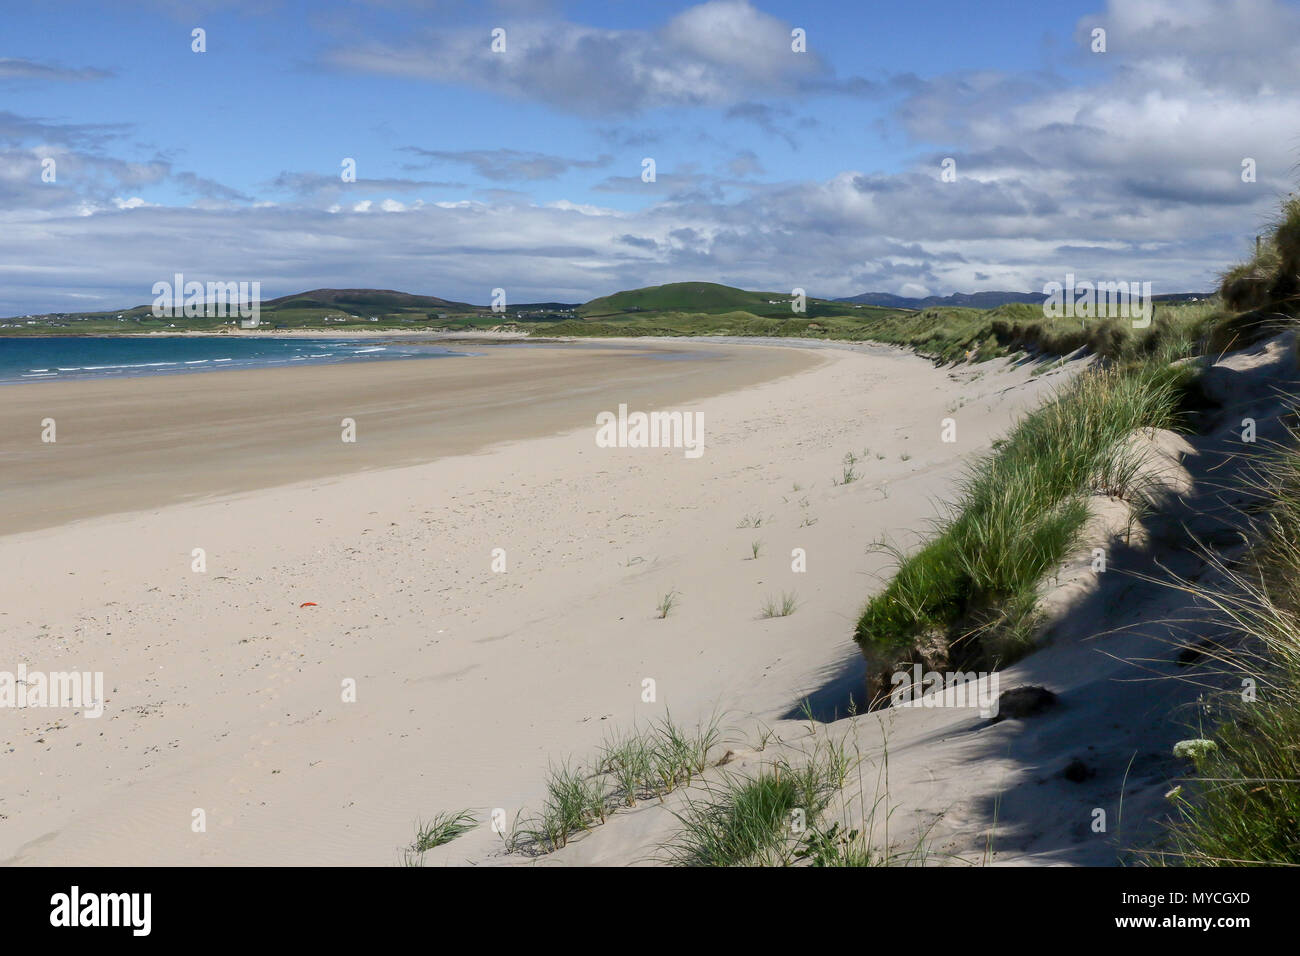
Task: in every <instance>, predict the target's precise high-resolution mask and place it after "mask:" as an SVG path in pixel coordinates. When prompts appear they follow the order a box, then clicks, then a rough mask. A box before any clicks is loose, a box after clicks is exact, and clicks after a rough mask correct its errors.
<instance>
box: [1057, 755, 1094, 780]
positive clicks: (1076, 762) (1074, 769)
mask: <svg viewBox="0 0 1300 956" xmlns="http://www.w3.org/2000/svg"><path fill="white" fill-rule="evenodd" d="M1096 775H1097V771H1095V770H1093V769H1091V768H1090V767H1089V766H1088V765H1087V764H1086V763H1084V762H1083V761H1082V760H1080V759H1079V758H1078V757H1075V758H1074V759H1073V760H1071V761H1070V762H1069V763H1068V764H1066V766H1065V769H1064V770H1062V771H1061V776H1062V777H1064V778H1065V779H1066V780H1068V781H1070V782H1071V783H1083V782H1084V781H1085V780H1087V779H1088V778H1089V777H1095V776H1096Z"/></svg>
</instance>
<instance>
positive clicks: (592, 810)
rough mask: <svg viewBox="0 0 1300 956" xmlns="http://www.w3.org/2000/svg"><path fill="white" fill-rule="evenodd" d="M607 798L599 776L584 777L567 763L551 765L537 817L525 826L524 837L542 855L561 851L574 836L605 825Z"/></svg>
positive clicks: (605, 788) (583, 774) (606, 786)
mask: <svg viewBox="0 0 1300 956" xmlns="http://www.w3.org/2000/svg"><path fill="white" fill-rule="evenodd" d="M608 794H609V790H608V785H607V783H606V781H605V778H604V777H603V776H601V775H599V774H594V775H593V774H588V773H586V772H584V771H583V770H582V769H581V768H574V767H572V766H570V765H569V764H568V763H567V762H566V763H563V764H560V765H559V766H555V765H552V766H551V768H550V770H549V771H548V773H547V779H546V800H545V802H544V803H543V804H542V810H541V813H540V814H539V815H538V816H537V817H536V818H534V819H532V820H530V821H528V823H527V824H526V825H525V829H524V832H525V835H526V836H527V837H528V838H529V841H530V843H532V845H533V846H535V847H537V848H538V849H539V850H541V851H542V852H544V853H550V852H553V851H555V850H558V849H561V848H562V847H565V846H567V845H568V843H569V840H570V839H571V838H572V837H573V836H574V835H575V834H578V833H580V832H582V831H584V830H588V829H590V828H591V827H592V826H594V825H595V824H596V823H598V822H599V823H604V822H605V816H606V812H607V808H606V800H607V798H608Z"/></svg>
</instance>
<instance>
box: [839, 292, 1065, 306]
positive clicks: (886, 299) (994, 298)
mask: <svg viewBox="0 0 1300 956" xmlns="http://www.w3.org/2000/svg"><path fill="white" fill-rule="evenodd" d="M835 301H837V302H854V303H857V304H859V305H882V306H884V307H886V308H889V309H929V308H933V307H935V306H948V307H950V308H963V309H995V308H997V307H998V306H1000V305H1006V304H1007V303H1008V302H1031V303H1041V302H1042V301H1043V296H1042V295H1041V294H1036V293H1033V292H954V293H953V294H952V295H942V296H940V295H931V296H926V297H925V298H924V299H914V298H909V297H907V296H903V295H890V294H889V293H888V292H863V293H862V294H861V295H854V296H849V297H847V298H843V299H836V300H835Z"/></svg>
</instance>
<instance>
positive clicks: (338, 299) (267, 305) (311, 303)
mask: <svg viewBox="0 0 1300 956" xmlns="http://www.w3.org/2000/svg"><path fill="white" fill-rule="evenodd" d="M476 308H477V307H476V306H472V305H469V304H468V303H465V302H452V301H450V300H448V299H440V298H438V297H437V296H433V295H412V294H411V293H409V292H395V291H393V290H392V289H313V290H312V291H310V292H297V293H295V294H293V295H286V296H281V297H280V298H278V299H271V300H270V301H269V302H264V303H262V309H263V311H267V310H270V311H276V310H280V309H339V310H343V311H348V312H358V313H360V312H366V311H370V312H389V313H392V312H407V311H411V310H428V309H444V310H446V309H451V310H454V311H457V312H462V311H463V312H470V311H474V310H475V309H476Z"/></svg>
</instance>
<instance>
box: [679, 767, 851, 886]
mask: <svg viewBox="0 0 1300 956" xmlns="http://www.w3.org/2000/svg"><path fill="white" fill-rule="evenodd" d="M832 789H833V788H832V787H831V786H830V784H829V782H828V780H827V779H826V777H825V776H824V774H823V772H822V768H821V767H820V766H819V765H817V764H816V763H815V762H814V763H810V764H808V765H805V766H803V767H797V768H796V767H792V766H790V764H789V763H787V762H785V761H784V760H782V761H778V762H777V763H775V764H773V765H772V766H770V767H768V768H766V769H764V770H763V771H761V772H760V773H759V774H758V775H757V776H755V777H752V778H746V777H742V776H739V775H737V774H724V775H723V778H722V780H721V782H719V783H711V784H709V785H708V786H707V787H706V792H705V795H704V796H703V797H700V798H694V799H691V800H689V801H688V802H687V806H686V808H685V810H683V811H682V812H678V813H674V816H676V817H677V820H678V823H679V824H680V830H679V831H678V833H677V834H676V836H675V838H674V839H673V840H672V842H670V843H669V844H667V845H666V846H665V847H664V848H663V849H664V850H665V851H666V855H667V858H668V861H669V862H670V863H672V864H674V865H677V866H785V865H788V864H790V863H791V862H792V861H793V860H794V859H795V854H796V853H797V851H798V846H799V844H798V837H799V835H800V834H801V833H802V832H803V828H804V826H805V825H806V820H808V819H813V818H815V817H816V816H817V815H819V814H820V813H821V811H822V810H823V809H824V808H825V807H826V804H827V802H828V800H829V795H830V793H831V791H832Z"/></svg>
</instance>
